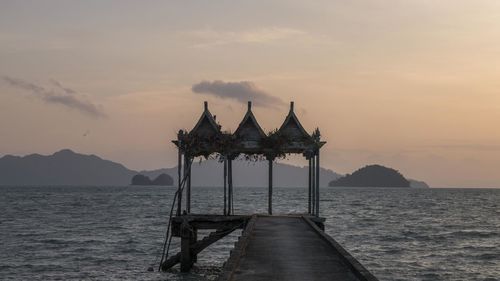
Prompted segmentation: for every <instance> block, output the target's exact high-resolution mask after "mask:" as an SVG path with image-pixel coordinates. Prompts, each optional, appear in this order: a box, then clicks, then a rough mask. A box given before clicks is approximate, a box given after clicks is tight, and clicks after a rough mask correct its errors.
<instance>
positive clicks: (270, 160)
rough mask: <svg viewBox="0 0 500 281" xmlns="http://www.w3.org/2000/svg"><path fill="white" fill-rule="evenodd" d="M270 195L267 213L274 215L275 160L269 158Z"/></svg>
mask: <svg viewBox="0 0 500 281" xmlns="http://www.w3.org/2000/svg"><path fill="white" fill-rule="evenodd" d="M268 161H269V195H268V202H267V204H268V207H267V212H268V213H269V214H270V215H272V214H273V158H271V157H269V158H268Z"/></svg>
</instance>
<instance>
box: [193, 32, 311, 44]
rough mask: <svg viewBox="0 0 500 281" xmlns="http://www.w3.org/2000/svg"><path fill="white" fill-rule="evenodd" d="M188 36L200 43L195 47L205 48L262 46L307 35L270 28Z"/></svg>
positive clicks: (195, 33)
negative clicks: (246, 45)
mask: <svg viewBox="0 0 500 281" xmlns="http://www.w3.org/2000/svg"><path fill="white" fill-rule="evenodd" d="M186 34H187V35H188V36H190V37H193V38H194V39H195V40H196V41H198V43H196V44H195V45H194V46H193V47H197V48H203V47H212V46H221V45H228V44H244V43H254V44H262V43H267V42H271V41H277V40H285V39H288V38H292V37H297V36H300V35H303V34H305V32H304V31H302V30H298V29H293V28H282V27H268V28H262V29H255V30H247V31H238V32H235V31H218V30H213V29H210V28H208V29H202V30H194V31H188V32H186Z"/></svg>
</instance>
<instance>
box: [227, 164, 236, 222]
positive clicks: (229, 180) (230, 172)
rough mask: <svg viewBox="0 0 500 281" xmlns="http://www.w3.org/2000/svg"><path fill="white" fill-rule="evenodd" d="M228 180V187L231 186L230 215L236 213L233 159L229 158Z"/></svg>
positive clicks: (229, 195) (229, 194)
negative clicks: (234, 208)
mask: <svg viewBox="0 0 500 281" xmlns="http://www.w3.org/2000/svg"><path fill="white" fill-rule="evenodd" d="M227 173H228V177H227V181H228V187H229V192H228V197H229V200H228V203H229V204H228V209H229V210H228V212H227V213H228V215H234V214H233V160H232V159H231V158H229V160H228V163H227Z"/></svg>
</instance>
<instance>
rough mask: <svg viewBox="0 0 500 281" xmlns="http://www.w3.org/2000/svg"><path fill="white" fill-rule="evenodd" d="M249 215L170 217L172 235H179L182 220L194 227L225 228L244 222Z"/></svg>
mask: <svg viewBox="0 0 500 281" xmlns="http://www.w3.org/2000/svg"><path fill="white" fill-rule="evenodd" d="M249 219H250V216H221V215H182V216H176V217H173V218H172V236H174V237H180V236H181V225H182V223H183V222H187V223H189V225H190V226H191V227H193V228H195V229H225V228H233V227H235V226H238V225H241V224H243V223H246V222H247V221H248V220H249Z"/></svg>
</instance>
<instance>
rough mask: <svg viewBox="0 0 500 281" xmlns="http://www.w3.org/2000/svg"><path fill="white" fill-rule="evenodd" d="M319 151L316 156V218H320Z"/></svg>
mask: <svg viewBox="0 0 500 281" xmlns="http://www.w3.org/2000/svg"><path fill="white" fill-rule="evenodd" d="M319 168H320V166H319V149H318V153H317V155H316V216H319V171H320V169H319Z"/></svg>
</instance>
